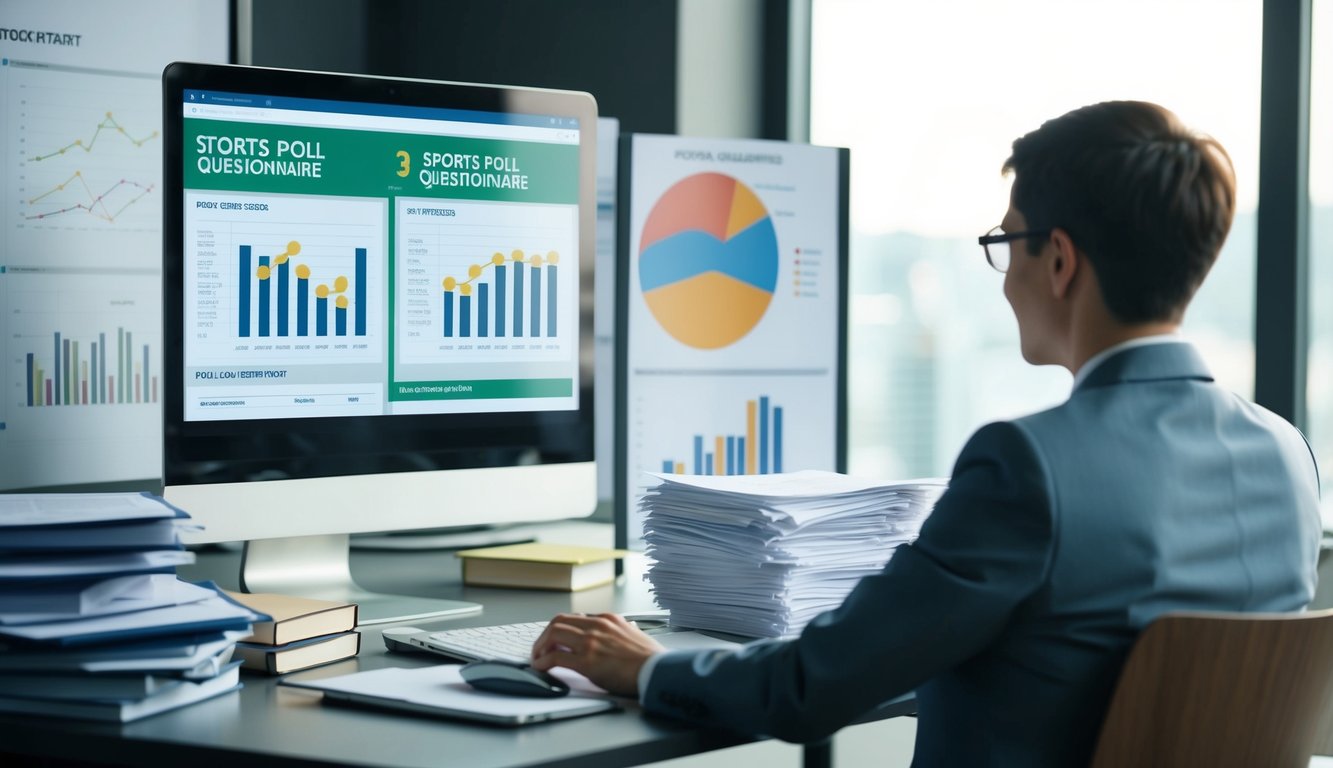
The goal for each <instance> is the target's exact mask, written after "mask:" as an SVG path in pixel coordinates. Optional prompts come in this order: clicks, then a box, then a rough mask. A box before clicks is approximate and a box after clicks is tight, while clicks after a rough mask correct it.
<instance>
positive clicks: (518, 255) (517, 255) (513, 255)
mask: <svg viewBox="0 0 1333 768" xmlns="http://www.w3.org/2000/svg"><path fill="white" fill-rule="evenodd" d="M509 258H511V259H513V260H514V261H522V260H523V252H522V251H520V250H519V249H517V248H515V249H514V252H513V253H511V254H509Z"/></svg>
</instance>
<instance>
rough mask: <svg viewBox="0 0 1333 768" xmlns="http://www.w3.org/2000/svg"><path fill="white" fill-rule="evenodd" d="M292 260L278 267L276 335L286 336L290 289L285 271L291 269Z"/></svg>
mask: <svg viewBox="0 0 1333 768" xmlns="http://www.w3.org/2000/svg"><path fill="white" fill-rule="evenodd" d="M291 264H292V260H291V259H290V258H289V259H287V260H286V261H284V262H282V263H281V264H279V265H278V335H279V336H286V335H287V294H288V293H289V292H290V290H291V288H290V287H289V285H288V282H287V280H288V278H287V270H288V269H290V268H291Z"/></svg>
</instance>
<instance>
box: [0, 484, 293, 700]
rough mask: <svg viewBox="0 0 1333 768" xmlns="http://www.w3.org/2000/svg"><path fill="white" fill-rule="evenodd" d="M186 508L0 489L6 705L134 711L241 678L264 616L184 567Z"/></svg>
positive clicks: (0, 621)
mask: <svg viewBox="0 0 1333 768" xmlns="http://www.w3.org/2000/svg"><path fill="white" fill-rule="evenodd" d="M188 517H189V516H188V515H186V514H185V513H184V512H182V511H180V510H178V509H176V508H174V507H171V506H170V505H168V504H167V503H166V502H164V501H162V500H161V499H160V498H157V497H154V496H149V495H147V494H34V495H28V494H12V495H0V712H20V713H29V714H38V715H54V716H63V717H76V718H83V719H93V720H110V721H118V722H127V721H130V720H135V719H138V718H140V717H145V716H147V715H151V714H155V713H157V712H162V711H165V710H167V709H173V708H175V707H179V706H183V705H185V704H189V703H192V702H195V701H200V700H202V699H206V698H209V697H211V696H215V695H217V694H220V693H224V692H226V691H230V690H233V689H235V688H237V687H239V686H238V673H237V670H236V667H237V663H233V662H231V655H232V651H233V650H234V648H235V644H236V640H238V639H239V638H242V637H245V636H246V635H248V634H249V633H250V631H251V624H252V622H254V621H259V620H263V619H266V618H267V617H266V616H263V615H262V614H258V613H255V612H254V611H252V610H250V609H248V608H246V607H244V606H240V605H237V604H235V603H233V602H232V601H230V600H228V599H226V598H225V597H224V596H222V595H221V594H220V593H219V591H218V590H217V589H216V588H215V587H213V586H212V585H211V584H210V585H202V586H201V585H196V584H190V583H187V582H184V581H181V580H179V579H177V578H176V575H175V570H176V567H177V566H178V565H184V564H186V563H190V562H193V561H194V555H193V554H192V553H190V552H187V551H185V548H184V546H182V545H181V543H180V538H179V533H180V530H181V528H182V527H183V526H185V525H188Z"/></svg>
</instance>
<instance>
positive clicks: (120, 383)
mask: <svg viewBox="0 0 1333 768" xmlns="http://www.w3.org/2000/svg"><path fill="white" fill-rule="evenodd" d="M114 390H115V391H113V392H112V393H111V402H113V403H123V402H125V329H124V328H117V329H116V386H115V388H114Z"/></svg>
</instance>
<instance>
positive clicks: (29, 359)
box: [28, 352, 33, 408]
mask: <svg viewBox="0 0 1333 768" xmlns="http://www.w3.org/2000/svg"><path fill="white" fill-rule="evenodd" d="M32 369H33V362H32V353H31V352H29V353H28V407H29V408H31V407H32V374H33V370H32Z"/></svg>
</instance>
